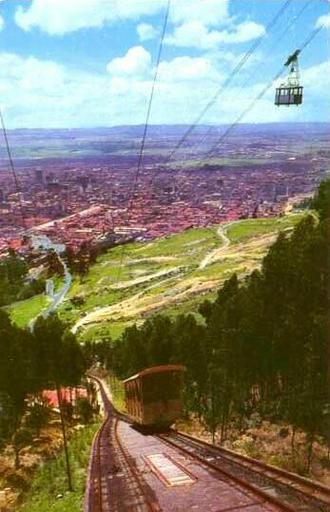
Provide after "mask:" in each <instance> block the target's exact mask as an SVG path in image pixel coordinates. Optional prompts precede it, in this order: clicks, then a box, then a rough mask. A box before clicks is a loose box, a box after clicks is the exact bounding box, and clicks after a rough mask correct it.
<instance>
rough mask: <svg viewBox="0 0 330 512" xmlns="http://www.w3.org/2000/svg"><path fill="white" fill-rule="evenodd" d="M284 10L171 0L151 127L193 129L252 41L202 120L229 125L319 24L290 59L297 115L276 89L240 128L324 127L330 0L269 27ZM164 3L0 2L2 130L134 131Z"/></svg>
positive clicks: (226, 1) (264, 1)
mask: <svg viewBox="0 0 330 512" xmlns="http://www.w3.org/2000/svg"><path fill="white" fill-rule="evenodd" d="M285 1H286V0H171V4H170V12H169V20H168V24H167V29H166V34H165V38H164V44H163V50H162V54H161V60H160V65H159V69H158V78H157V81H156V86H155V93H154V98H153V103H152V109H151V117H150V122H151V123H153V124H183V123H189V124H190V123H192V122H194V121H195V120H196V118H197V117H198V116H199V114H200V112H201V111H202V110H203V108H204V106H205V105H206V104H207V103H208V101H209V100H210V99H211V98H212V97H213V95H214V94H215V92H216V91H217V90H219V88H221V86H222V84H223V83H224V82H225V81H226V79H227V77H228V76H229V75H230V73H231V71H232V70H233V69H234V68H235V66H236V65H237V63H238V62H239V61H240V59H241V58H242V57H243V56H244V55H245V54H246V52H248V51H249V49H250V48H251V47H252V46H253V45H254V44H256V43H257V42H258V41H259V42H260V44H259V45H258V48H257V49H256V51H254V52H253V53H252V55H251V56H250V58H249V59H247V61H246V63H245V65H244V66H243V67H242V69H241V70H240V72H239V73H237V74H236V75H235V77H234V79H233V80H232V81H231V83H230V85H229V87H227V88H226V90H225V91H224V92H223V93H222V94H221V95H220V96H219V98H218V100H217V101H216V103H215V104H214V105H213V106H212V108H210V109H209V110H208V111H207V113H206V114H205V115H204V116H203V117H202V119H201V120H200V122H201V123H212V124H213V123H215V124H223V123H232V122H234V121H235V120H236V119H237V118H238V117H239V116H240V115H241V113H242V112H243V111H244V110H245V109H247V107H249V105H250V104H251V103H252V102H253V101H254V99H255V98H256V97H257V96H258V94H259V92H260V91H261V90H262V89H263V88H264V87H265V85H266V84H268V83H271V81H272V79H273V78H274V77H275V76H276V74H277V73H278V71H279V70H280V69H281V67H282V66H283V64H284V61H285V60H286V58H287V56H288V55H289V54H290V53H292V52H293V51H294V50H296V49H297V48H299V47H300V46H301V45H302V44H303V43H304V41H305V40H306V39H307V37H308V36H309V34H311V33H312V31H313V30H314V29H315V27H318V26H320V25H322V26H324V28H322V30H321V31H320V32H319V33H318V35H317V36H316V37H315V38H314V39H313V41H312V42H311V44H310V45H308V46H307V47H306V49H305V50H304V51H303V53H302V54H301V57H300V69H301V82H302V85H304V92H305V97H304V104H303V106H301V107H290V108H287V107H280V108H279V107H276V106H275V105H274V90H275V84H274V85H273V86H272V87H271V88H270V89H269V90H268V92H267V93H266V94H265V95H264V97H263V98H262V99H260V100H259V101H257V102H256V103H255V105H254V107H253V108H252V109H251V110H249V112H248V113H247V115H246V116H244V117H243V119H242V122H252V123H262V122H292V121H296V122H308V121H329V120H330V115H329V114H330V107H329V105H330V63H329V55H330V44H329V39H330V1H329V0H291V1H289V3H288V7H287V8H286V10H285V11H284V12H283V14H282V15H281V16H280V18H279V19H278V21H277V23H276V24H275V25H274V26H272V27H270V28H269V27H268V30H267V26H268V24H269V23H270V22H271V20H272V19H273V18H274V16H275V15H276V13H277V12H278V11H279V10H280V8H281V7H282V6H283V4H284V3H285ZM166 5H167V0H0V106H1V109H2V111H3V114H4V117H5V122H6V125H7V128H9V129H10V128H75V127H94V126H115V125H123V124H141V123H144V122H145V118H146V112H147V107H148V101H149V98H150V91H151V87H152V82H153V76H154V74H155V65H156V62H157V54H158V48H159V44H160V34H161V32H162V29H163V23H164V16H165V11H166ZM284 79H285V74H284V75H283V78H282V79H281V80H280V81H283V80H284Z"/></svg>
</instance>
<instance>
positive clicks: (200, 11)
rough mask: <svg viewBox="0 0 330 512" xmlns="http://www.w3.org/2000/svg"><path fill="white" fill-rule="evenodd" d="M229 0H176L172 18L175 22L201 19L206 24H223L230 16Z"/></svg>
mask: <svg viewBox="0 0 330 512" xmlns="http://www.w3.org/2000/svg"><path fill="white" fill-rule="evenodd" d="M228 8H229V0H193V1H191V0H174V1H173V3H172V4H171V12H170V13H171V20H172V21H173V23H175V24H179V23H186V22H188V21H199V22H201V23H203V24H205V25H218V24H223V23H224V22H225V21H226V19H227V18H228Z"/></svg>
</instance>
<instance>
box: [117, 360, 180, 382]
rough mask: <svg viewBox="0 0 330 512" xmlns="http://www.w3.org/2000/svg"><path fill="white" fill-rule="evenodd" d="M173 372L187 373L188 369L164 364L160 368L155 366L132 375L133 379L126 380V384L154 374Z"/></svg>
mask: <svg viewBox="0 0 330 512" xmlns="http://www.w3.org/2000/svg"><path fill="white" fill-rule="evenodd" d="M171 371H181V372H184V371H186V367H185V366H183V365H182V364H163V365H160V366H153V367H152V368H146V369H145V370H141V371H140V372H139V373H136V374H135V375H132V377H129V378H128V379H126V380H124V381H123V382H124V384H125V383H126V382H130V381H132V380H135V379H137V378H139V377H144V376H145V375H150V374H153V373H162V372H171Z"/></svg>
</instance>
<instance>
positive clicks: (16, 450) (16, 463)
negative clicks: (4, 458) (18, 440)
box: [14, 447, 21, 469]
mask: <svg viewBox="0 0 330 512" xmlns="http://www.w3.org/2000/svg"><path fill="white" fill-rule="evenodd" d="M14 452H15V469H19V468H20V465H21V463H20V459H19V450H18V449H17V448H15V447H14Z"/></svg>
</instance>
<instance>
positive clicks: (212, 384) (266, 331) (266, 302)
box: [111, 182, 330, 464]
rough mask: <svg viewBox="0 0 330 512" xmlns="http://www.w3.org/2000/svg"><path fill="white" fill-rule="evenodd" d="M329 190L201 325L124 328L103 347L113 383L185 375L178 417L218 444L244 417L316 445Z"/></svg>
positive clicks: (212, 305) (225, 290)
mask: <svg viewBox="0 0 330 512" xmlns="http://www.w3.org/2000/svg"><path fill="white" fill-rule="evenodd" d="M329 200H330V182H325V183H323V184H321V187H320V189H319V192H318V193H317V195H316V197H315V199H314V201H313V207H314V208H315V209H316V211H317V212H318V215H316V214H313V213H311V214H310V215H308V216H307V217H305V218H303V219H302V220H301V222H300V223H299V224H298V225H297V226H296V227H295V229H294V231H293V233H292V234H291V235H290V234H286V233H281V234H280V235H279V237H278V239H277V241H276V242H275V243H274V244H273V245H272V246H271V248H270V250H269V252H268V254H267V255H266V256H265V258H264V259H263V263H262V267H261V269H260V270H255V271H254V272H252V273H251V274H250V275H249V276H248V277H247V278H245V279H244V280H241V281H239V280H238V278H237V276H236V275H235V274H234V275H233V276H232V277H231V278H230V279H229V280H227V281H226V282H225V283H224V285H223V286H222V287H221V288H220V290H219V291H218V294H217V298H216V300H215V301H214V302H210V301H205V302H204V303H203V304H202V305H201V306H200V313H201V314H202V315H203V317H204V319H205V324H204V325H199V324H197V322H196V320H195V318H194V317H193V316H191V315H181V316H179V317H177V318H176V319H174V320H173V319H170V318H168V317H166V316H165V315H157V316H154V317H152V318H150V319H148V320H147V321H146V322H145V323H144V325H143V326H142V327H140V328H137V327H135V326H134V327H130V328H128V329H127V330H126V331H125V333H124V335H123V337H122V339H121V342H117V343H116V344H114V345H113V347H112V358H111V361H112V363H111V364H112V365H113V366H114V367H115V371H116V372H117V375H118V376H119V377H121V378H123V377H127V376H129V375H131V374H133V373H135V372H136V371H138V370H140V369H142V368H144V367H148V366H152V365H156V364H162V363H168V362H177V363H183V364H185V365H186V366H187V374H186V396H185V399H186V400H185V403H186V408H187V411H189V412H195V413H197V414H198V415H199V416H200V417H201V418H203V420H204V421H205V422H206V423H207V425H208V427H209V429H210V430H211V431H213V432H214V431H215V430H216V429H218V428H220V429H221V435H222V438H223V439H224V438H225V436H226V430H227V427H228V425H229V424H230V423H231V422H236V423H237V422H238V423H239V422H240V421H242V419H243V418H244V417H247V416H248V415H249V414H251V413H252V412H255V411H257V412H258V413H259V414H260V415H261V417H263V418H268V419H269V420H271V421H277V420H283V421H286V422H287V423H288V424H291V425H293V427H294V428H293V430H292V437H293V439H292V443H294V434H295V429H296V428H301V429H303V430H304V431H305V432H307V434H308V441H309V457H308V461H307V464H309V463H310V455H311V451H312V446H313V441H314V439H315V437H316V436H317V435H320V434H321V435H324V436H325V435H326V433H327V432H329V431H330V429H329V416H330V414H329V413H330V409H329V404H330V397H329V387H330V373H329V372H330V364H329V360H330V343H329V334H330V326H329V263H330V261H329V255H330V252H329V233H330V218H329V207H328V204H329Z"/></svg>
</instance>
